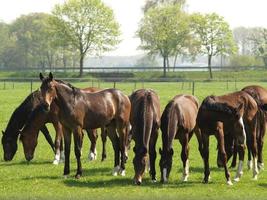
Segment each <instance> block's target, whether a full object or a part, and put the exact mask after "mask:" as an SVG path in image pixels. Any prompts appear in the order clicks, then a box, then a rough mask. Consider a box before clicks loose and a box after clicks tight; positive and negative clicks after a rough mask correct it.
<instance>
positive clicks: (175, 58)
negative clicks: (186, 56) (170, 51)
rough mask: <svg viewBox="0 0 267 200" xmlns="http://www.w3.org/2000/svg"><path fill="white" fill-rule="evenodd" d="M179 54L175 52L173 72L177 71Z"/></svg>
mask: <svg viewBox="0 0 267 200" xmlns="http://www.w3.org/2000/svg"><path fill="white" fill-rule="evenodd" d="M177 58H178V54H175V56H174V61H173V72H175V67H176V62H177Z"/></svg>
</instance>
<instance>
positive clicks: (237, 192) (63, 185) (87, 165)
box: [0, 75, 267, 200]
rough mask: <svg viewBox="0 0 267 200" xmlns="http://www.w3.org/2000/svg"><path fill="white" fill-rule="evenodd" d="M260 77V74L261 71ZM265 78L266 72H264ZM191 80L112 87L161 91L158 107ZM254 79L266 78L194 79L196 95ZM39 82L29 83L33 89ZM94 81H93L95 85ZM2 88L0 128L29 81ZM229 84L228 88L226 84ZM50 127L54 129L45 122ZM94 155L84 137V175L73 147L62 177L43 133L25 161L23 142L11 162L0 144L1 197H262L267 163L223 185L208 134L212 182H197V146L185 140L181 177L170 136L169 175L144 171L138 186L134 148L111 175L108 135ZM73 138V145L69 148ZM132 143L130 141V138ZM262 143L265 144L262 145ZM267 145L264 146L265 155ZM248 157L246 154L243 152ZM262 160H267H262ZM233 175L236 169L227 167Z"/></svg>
mask: <svg viewBox="0 0 267 200" xmlns="http://www.w3.org/2000/svg"><path fill="white" fill-rule="evenodd" d="M261 77H264V75H262V76H261ZM264 78H265V77H264ZM73 84H74V85H75V86H77V87H88V86H91V83H87V82H83V83H73ZM190 84H191V83H161V82H158V83H153V82H152V83H144V84H142V83H137V84H136V85H134V83H117V84H116V88H118V89H121V90H122V91H123V92H125V94H127V95H128V94H131V92H132V91H133V90H134V88H135V87H136V88H142V87H145V88H153V89H154V90H155V91H156V92H157V93H158V95H159V96H160V101H161V111H163V109H164V107H165V105H166V104H167V102H168V101H169V100H170V99H171V98H172V97H173V96H175V95H176V94H181V93H185V94H191V92H192V84H191V85H190ZM251 84H258V85H261V86H264V87H267V83H266V82H237V83H234V82H229V83H228V86H227V83H226V82H205V83H200V82H196V84H195V96H197V97H198V99H199V101H200V102H201V101H202V99H203V98H204V97H206V96H207V95H211V94H214V95H220V94H225V93H229V92H233V91H236V90H239V89H241V88H243V87H244V86H247V85H251ZM39 86H40V83H34V84H33V88H34V89H37V88H38V87H39ZM95 86H97V85H95ZM100 87H101V88H108V87H113V83H100ZM5 88H6V89H5V90H4V89H3V83H1V82H0V130H4V129H5V128H6V125H7V122H8V120H9V118H10V116H11V114H12V112H13V111H14V109H15V108H16V107H17V106H18V105H19V104H20V103H21V102H22V100H23V99H24V98H25V97H26V96H27V95H28V94H29V92H30V85H29V83H15V85H14V89H13V83H6V86H5ZM227 88H228V89H227ZM49 129H50V132H51V133H52V134H53V135H54V130H53V128H52V126H51V125H49ZM97 143H98V144H97V151H98V159H97V160H96V161H93V162H89V161H88V160H87V154H88V149H89V148H88V146H89V142H88V139H87V137H85V140H84V145H83V155H82V164H83V169H84V173H83V177H82V178H81V179H80V180H76V179H75V178H74V175H75V170H76V160H75V156H74V152H73V151H72V152H71V174H70V177H69V178H67V179H64V178H63V176H62V174H63V164H60V165H59V166H54V165H52V160H53V153H52V151H51V150H50V148H49V145H48V144H47V143H46V141H45V139H44V137H43V135H40V136H39V143H38V146H37V149H36V152H35V157H34V160H33V161H32V162H30V163H29V164H28V163H27V162H25V158H24V154H23V149H22V145H21V144H19V149H18V152H17V154H16V156H15V158H14V160H13V161H11V162H8V163H6V162H4V161H3V150H2V148H0V199H1V200H2V199H125V200H127V199H162V200H164V199H198V200H199V199H266V197H267V169H266V170H265V171H262V172H261V173H260V175H259V180H258V181H252V180H251V178H252V172H250V171H247V169H246V166H245V170H244V175H243V177H242V179H241V181H240V182H239V183H234V185H233V186H232V187H229V186H227V185H226V181H225V177H224V171H223V170H221V169H218V168H217V167H216V141H215V139H214V137H212V139H211V142H210V143H211V145H210V166H211V182H210V183H209V184H208V185H204V184H202V183H201V181H202V178H203V162H202V159H201V157H200V155H199V152H198V150H197V142H196V138H195V137H193V138H192V141H191V142H190V156H189V157H190V166H191V167H190V177H189V181H188V182H187V183H182V182H181V181H180V177H181V175H182V162H181V159H180V152H181V151H180V149H181V147H180V145H179V142H178V141H176V142H175V146H174V161H173V168H172V171H171V174H170V181H169V183H168V184H166V185H162V184H161V183H159V182H157V183H152V182H151V181H150V179H149V176H148V174H146V176H145V180H144V181H143V184H142V185H141V186H135V185H133V181H132V179H133V175H134V170H133V165H132V159H133V152H132V149H131V150H130V152H129V161H128V162H127V164H126V176H125V177H121V176H118V177H113V176H112V175H111V171H112V169H113V150H112V147H111V143H110V141H108V143H107V147H108V149H107V153H108V155H107V156H108V157H107V160H106V161H104V162H101V161H100V156H101V140H100V137H99V140H98V142H97ZM73 146H74V145H73V144H72V149H73ZM132 146H133V144H132ZM160 146H161V137H159V140H158V143H157V151H158V148H159V147H160ZM265 146H266V145H265ZM266 155H267V148H266V147H265V148H264V157H265V161H266V159H267V158H266ZM159 158H160V156H159V154H158V155H157V160H156V166H157V178H158V180H159V179H160V171H159V165H158V163H159ZM245 160H247V157H246V158H245ZM265 164H267V161H266V162H265ZM231 175H232V177H234V175H235V170H233V169H231Z"/></svg>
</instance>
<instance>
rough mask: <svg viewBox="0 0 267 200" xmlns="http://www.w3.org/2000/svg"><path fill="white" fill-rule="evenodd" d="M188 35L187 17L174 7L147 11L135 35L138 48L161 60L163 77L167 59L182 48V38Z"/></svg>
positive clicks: (167, 6)
mask: <svg viewBox="0 0 267 200" xmlns="http://www.w3.org/2000/svg"><path fill="white" fill-rule="evenodd" d="M189 33H190V29H189V21H188V16H187V14H186V13H184V12H183V11H182V10H181V7H180V6H179V5H177V4H175V5H165V6H158V7H155V8H151V9H149V10H148V11H147V12H146V13H145V16H144V18H143V19H142V20H141V22H140V25H139V29H138V31H137V35H138V36H139V38H140V40H141V45H140V48H141V49H144V50H147V51H148V52H149V54H150V55H153V54H154V55H155V54H159V55H161V56H162V58H163V75H164V77H165V76H166V67H167V62H168V58H169V57H170V56H172V55H174V53H175V52H176V50H177V46H179V45H180V46H184V45H185V44H184V38H185V37H187V35H188V34H189Z"/></svg>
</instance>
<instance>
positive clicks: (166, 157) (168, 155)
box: [159, 148, 173, 183]
mask: <svg viewBox="0 0 267 200" xmlns="http://www.w3.org/2000/svg"><path fill="white" fill-rule="evenodd" d="M159 153H160V155H161V158H160V161H159V166H160V172H161V182H163V183H166V182H167V181H168V178H169V175H170V171H171V168H172V157H173V149H172V148H171V149H169V150H161V148H160V149H159Z"/></svg>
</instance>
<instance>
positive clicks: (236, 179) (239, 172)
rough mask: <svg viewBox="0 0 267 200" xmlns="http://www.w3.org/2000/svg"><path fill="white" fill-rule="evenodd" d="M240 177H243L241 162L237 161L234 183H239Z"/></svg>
mask: <svg viewBox="0 0 267 200" xmlns="http://www.w3.org/2000/svg"><path fill="white" fill-rule="evenodd" d="M242 175H243V161H242V160H239V163H238V167H237V171H236V175H235V178H234V181H236V182H238V181H240V178H241V176H242Z"/></svg>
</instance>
